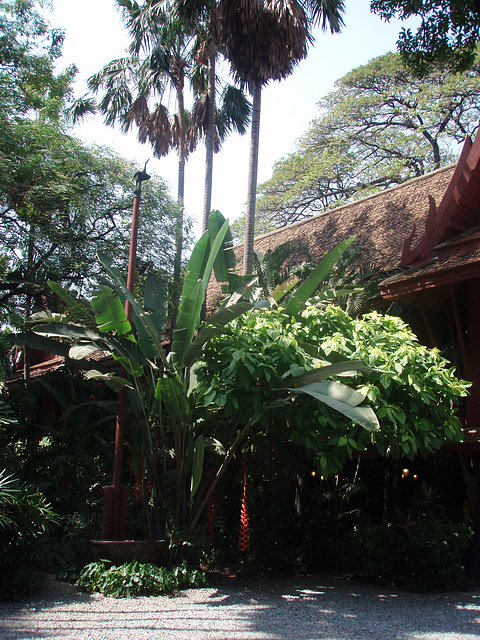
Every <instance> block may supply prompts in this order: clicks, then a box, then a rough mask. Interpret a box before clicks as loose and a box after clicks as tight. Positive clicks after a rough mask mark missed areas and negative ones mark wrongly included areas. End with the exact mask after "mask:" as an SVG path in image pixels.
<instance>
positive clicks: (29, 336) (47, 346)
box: [2, 333, 70, 358]
mask: <svg viewBox="0 0 480 640" xmlns="http://www.w3.org/2000/svg"><path fill="white" fill-rule="evenodd" d="M2 338H3V340H4V341H5V342H7V343H8V344H12V345H16V346H18V347H28V348H30V349H38V350H39V351H45V352H46V353H51V354H52V355H57V356H63V357H64V358H67V357H68V352H69V349H70V345H68V344H64V343H63V342H59V341H58V340H52V339H51V338H49V337H47V336H43V335H37V334H35V333H11V334H8V335H5V336H2Z"/></svg>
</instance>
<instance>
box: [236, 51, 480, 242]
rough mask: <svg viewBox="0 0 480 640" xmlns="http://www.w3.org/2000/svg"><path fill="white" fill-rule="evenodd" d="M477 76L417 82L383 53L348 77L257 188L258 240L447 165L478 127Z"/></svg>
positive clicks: (440, 73)
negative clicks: (291, 150)
mask: <svg viewBox="0 0 480 640" xmlns="http://www.w3.org/2000/svg"><path fill="white" fill-rule="evenodd" d="M478 71H479V66H478V65H477V66H475V67H474V68H473V69H471V70H470V71H468V72H466V73H464V74H461V75H459V74H454V73H452V72H450V71H447V70H445V69H440V68H436V69H435V71H433V72H432V73H431V75H430V76H429V77H428V78H426V79H424V80H421V79H418V78H416V77H415V76H414V75H413V74H412V72H411V71H409V70H406V69H405V68H404V66H403V64H402V60H401V58H400V55H399V54H392V53H389V54H386V55H384V56H380V57H379V58H376V59H374V60H372V61H371V62H369V63H368V64H367V65H365V66H362V67H358V68H357V69H354V70H353V71H351V72H349V73H348V74H346V75H345V76H344V77H343V78H341V79H340V80H338V81H337V83H336V89H335V91H333V92H332V93H330V94H329V95H327V96H326V97H325V98H323V99H322V100H321V101H320V102H319V109H320V116H319V117H318V118H317V119H316V120H314V121H313V122H312V123H311V125H310V128H309V129H308V131H307V132H306V133H305V134H304V136H303V137H302V138H301V139H300V141H299V144H298V148H297V150H296V151H294V152H293V153H291V154H290V155H288V156H287V157H285V158H283V159H282V160H280V161H278V162H277V163H276V164H275V167H274V170H273V175H272V178H271V179H270V180H269V181H267V182H265V183H264V184H262V185H260V187H259V199H258V204H257V211H258V221H257V233H262V232H266V231H269V230H271V229H272V228H276V227H281V226H284V225H286V224H290V223H292V222H296V221H297V220H301V219H303V218H306V217H309V216H311V215H314V214H316V213H319V212H321V211H324V210H325V209H327V208H329V207H332V206H338V205H341V204H344V203H345V202H348V201H350V200H352V199H354V198H358V197H363V196H366V195H369V194H370V193H373V192H374V191H378V190H379V189H383V188H386V187H388V186H391V185H394V184H399V183H401V182H403V181H405V180H407V179H409V178H413V177H416V176H420V175H423V174H425V173H427V172H429V171H432V170H433V169H436V168H438V167H440V166H445V165H447V164H449V163H451V162H453V161H454V160H455V158H456V147H457V145H458V144H459V143H461V142H462V141H463V140H464V139H465V137H466V136H467V135H472V134H473V133H474V132H475V131H476V128H477V126H478V120H479V117H480V79H479V76H478ZM240 225H241V221H239V222H237V223H236V224H235V225H234V230H235V232H236V233H237V236H238V229H239V227H240Z"/></svg>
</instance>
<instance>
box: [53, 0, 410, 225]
mask: <svg viewBox="0 0 480 640" xmlns="http://www.w3.org/2000/svg"><path fill="white" fill-rule="evenodd" d="M116 6H117V5H116V2H115V0H81V1H80V2H79V1H78V0H53V13H52V14H51V16H50V17H49V19H50V22H51V23H52V24H53V25H54V26H55V27H60V28H62V29H64V30H65V33H66V37H65V44H64V50H63V51H64V54H63V58H62V61H61V64H62V66H67V65H68V64H71V63H75V64H76V66H77V67H78V69H79V74H78V76H77V83H76V85H75V91H76V95H77V96H81V95H83V94H84V93H85V92H86V85H85V80H86V79H87V78H88V77H90V76H91V75H93V74H94V73H96V72H97V71H99V70H100V69H101V68H102V67H103V66H104V65H105V64H107V63H108V62H110V60H113V59H115V58H119V57H122V56H123V55H124V52H125V48H126V46H127V45H128V36H127V33H126V31H125V29H123V27H122V25H121V14H120V12H119V11H118V10H117V8H116ZM346 8H347V10H346V16H345V23H346V27H345V28H344V30H343V32H342V33H341V34H336V35H333V36H332V35H330V34H329V33H318V36H317V39H316V42H315V45H314V46H313V47H312V48H311V50H310V54H309V57H308V58H307V59H306V60H304V61H303V62H302V63H301V64H300V65H299V66H298V68H297V69H296V71H295V72H294V74H293V75H292V76H291V77H289V78H287V79H286V80H284V81H282V82H275V83H272V84H270V85H269V86H267V87H266V88H265V89H264V91H263V93H262V116H261V125H260V155H259V171H258V182H259V184H260V183H262V182H264V181H265V180H268V179H269V178H270V177H271V174H272V167H273V164H274V163H275V161H277V160H279V159H280V158H282V157H284V156H286V155H287V154H288V153H290V152H292V151H293V150H294V147H295V141H296V140H297V139H298V138H299V137H300V136H301V135H302V134H303V133H304V132H305V131H306V130H307V128H308V125H309V122H310V121H311V120H312V119H313V118H315V117H316V116H317V115H318V109H317V106H316V105H317V102H318V100H319V99H320V98H321V97H322V96H324V95H325V94H327V93H329V92H330V91H332V90H333V88H334V86H333V85H334V83H335V81H336V80H337V79H339V78H341V77H342V76H343V75H345V73H347V72H348V71H350V70H351V69H353V68H355V67H358V66H360V65H363V64H366V63H367V62H368V61H369V60H371V59H372V58H374V57H376V56H379V55H382V54H383V53H386V52H387V51H394V50H395V48H396V46H395V43H396V40H397V36H398V33H399V31H400V28H401V26H402V25H401V24H400V23H398V22H396V23H393V22H392V23H390V24H386V23H384V22H382V21H381V20H380V19H379V18H377V17H376V16H373V15H371V14H370V12H369V0H346ZM75 133H76V135H77V136H79V137H80V138H81V139H83V140H84V141H85V142H87V143H95V144H100V145H108V146H110V147H112V148H113V149H115V150H116V151H117V152H119V153H120V154H122V155H123V156H125V157H127V158H130V159H132V160H136V161H137V162H138V164H139V168H143V164H144V163H145V160H147V159H149V164H148V170H149V172H154V173H155V174H157V175H159V176H161V177H162V178H163V179H164V180H165V181H166V183H167V185H168V186H169V188H170V193H171V194H172V196H173V197H174V196H175V194H176V176H177V161H176V157H175V155H174V154H173V153H172V154H170V155H169V156H167V157H166V158H162V159H160V160H158V159H154V158H153V156H152V153H151V150H150V148H149V146H148V145H140V144H138V143H137V141H136V138H135V134H134V133H132V134H131V135H129V136H123V135H121V134H120V133H119V132H118V131H117V130H115V129H112V128H111V127H106V126H104V125H103V124H102V122H101V119H100V118H95V119H94V118H92V119H90V120H88V121H87V122H86V123H85V124H83V125H82V126H81V127H77V128H76V130H75ZM249 144H250V136H249V133H247V134H246V135H245V136H243V137H240V136H238V135H237V134H235V135H232V136H231V137H230V138H229V139H228V140H227V141H226V142H225V144H224V146H223V149H222V150H221V151H220V153H219V154H216V155H215V158H214V177H213V182H214V185H213V194H212V208H213V209H219V210H220V211H221V212H222V213H223V214H224V216H225V217H226V218H228V219H229V220H230V221H232V220H234V219H235V218H237V217H238V216H240V215H241V214H242V213H243V212H244V208H245V200H246V193H247V174H248V156H249ZM204 160H205V150H204V147H203V145H200V146H199V148H198V150H197V151H196V152H195V153H194V154H192V155H191V156H190V157H189V159H188V162H187V167H186V182H185V207H186V212H187V214H188V215H189V216H191V217H192V218H193V219H194V220H195V221H196V224H195V226H194V230H195V232H196V233H199V231H200V220H201V216H202V209H203V186H204Z"/></svg>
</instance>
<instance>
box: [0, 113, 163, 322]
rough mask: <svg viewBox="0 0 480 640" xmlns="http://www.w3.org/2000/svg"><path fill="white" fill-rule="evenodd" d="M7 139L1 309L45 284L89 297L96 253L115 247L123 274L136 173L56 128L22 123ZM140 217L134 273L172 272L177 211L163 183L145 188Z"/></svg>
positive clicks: (1, 194)
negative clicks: (51, 280)
mask: <svg viewBox="0 0 480 640" xmlns="http://www.w3.org/2000/svg"><path fill="white" fill-rule="evenodd" d="M10 134H11V135H10V136H8V137H4V136H0V164H1V165H2V169H3V171H2V172H1V177H0V203H1V207H2V211H1V214H0V229H1V230H2V233H1V236H0V237H1V239H0V252H1V253H2V254H4V255H5V256H6V257H7V258H8V264H9V268H10V273H11V276H10V277H6V279H5V281H4V282H3V283H2V285H1V288H2V294H0V297H1V299H2V304H4V305H5V304H7V302H8V300H10V301H11V303H13V304H14V305H15V306H16V307H17V309H18V306H19V299H18V297H17V296H18V295H19V294H26V293H27V292H30V293H31V294H32V295H33V294H35V295H36V296H38V295H39V294H41V293H44V288H45V285H46V281H47V279H49V278H54V279H55V280H57V281H58V282H60V283H62V284H63V285H64V286H66V287H71V286H74V287H76V288H77V290H78V291H83V292H88V291H89V290H90V289H91V287H92V285H93V283H94V282H95V280H96V278H97V276H98V268H97V262H96V259H95V251H96V250H97V249H100V250H101V249H102V248H103V249H110V248H111V247H112V245H114V246H116V247H117V249H116V251H115V260H116V264H117V265H118V266H119V268H122V269H126V264H127V262H128V247H129V243H130V224H131V212H132V202H133V189H134V173H135V170H136V169H138V167H135V166H134V165H133V164H132V163H130V162H128V161H126V160H124V159H122V158H120V157H118V156H116V155H115V154H113V153H112V152H110V151H108V150H106V149H89V148H86V147H84V146H83V144H81V143H80V142H79V141H78V140H76V139H75V138H73V137H71V136H69V135H67V134H65V133H64V132H63V131H62V128H61V127H59V126H57V125H56V124H49V123H42V122H40V121H30V120H21V121H19V122H18V123H16V124H15V126H14V127H12V128H11V130H10ZM141 216H142V224H141V226H140V233H139V251H138V261H137V264H138V269H139V272H140V273H142V272H144V271H145V270H146V269H147V268H148V269H150V270H151V269H156V270H157V271H160V272H162V273H170V272H171V270H172V267H173V247H174V237H175V230H174V229H175V222H176V209H175V205H174V204H173V202H172V201H171V199H170V198H169V196H168V195H167V190H166V187H165V185H164V184H163V182H162V181H160V180H158V179H153V180H152V181H150V183H149V184H148V186H147V187H146V188H145V189H144V194H143V202H142V212H141ZM13 275H14V278H15V282H14V281H13V280H12V277H13Z"/></svg>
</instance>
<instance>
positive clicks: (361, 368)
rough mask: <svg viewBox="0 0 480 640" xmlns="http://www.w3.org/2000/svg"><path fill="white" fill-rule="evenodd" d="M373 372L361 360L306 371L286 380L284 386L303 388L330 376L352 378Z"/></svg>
mask: <svg viewBox="0 0 480 640" xmlns="http://www.w3.org/2000/svg"><path fill="white" fill-rule="evenodd" d="M373 371H376V369H372V368H370V367H366V366H365V365H364V364H363V362H361V360H350V361H343V362H337V363H335V364H329V365H325V366H324V367H320V368H318V369H313V370H312V371H307V372H306V373H302V374H301V375H299V376H296V377H295V378H288V379H287V380H286V382H285V386H288V387H291V386H292V385H295V386H296V385H299V384H301V385H302V386H303V385H305V384H308V383H310V382H319V381H320V380H324V379H325V378H331V377H332V376H344V377H353V376H356V375H358V374H359V373H372V372H373Z"/></svg>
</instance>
